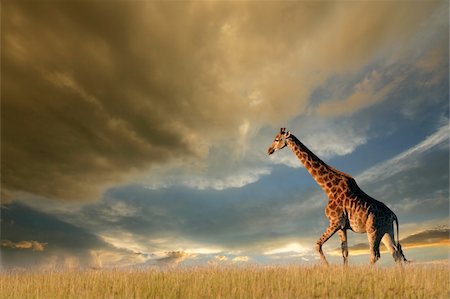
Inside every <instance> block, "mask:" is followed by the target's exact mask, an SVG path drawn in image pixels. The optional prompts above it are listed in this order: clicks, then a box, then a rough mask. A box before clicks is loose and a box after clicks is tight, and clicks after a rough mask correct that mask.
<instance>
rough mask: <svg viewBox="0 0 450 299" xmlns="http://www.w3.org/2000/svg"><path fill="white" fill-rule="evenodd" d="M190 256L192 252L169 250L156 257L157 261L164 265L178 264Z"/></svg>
mask: <svg viewBox="0 0 450 299" xmlns="http://www.w3.org/2000/svg"><path fill="white" fill-rule="evenodd" d="M189 257H192V254H189V253H186V252H184V251H169V252H166V256H165V257H162V258H159V259H157V260H156V261H157V262H158V263H162V264H165V265H172V266H174V265H178V264H180V263H181V262H183V261H184V260H186V259H187V258H189Z"/></svg>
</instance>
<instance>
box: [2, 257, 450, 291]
mask: <svg viewBox="0 0 450 299" xmlns="http://www.w3.org/2000/svg"><path fill="white" fill-rule="evenodd" d="M449 273H450V270H449V268H448V265H433V266H421V265H414V266H412V265H406V266H404V267H397V266H394V267H390V268H382V267H369V266H350V267H347V268H344V267H342V266H339V267H338V266H333V267H322V266H310V267H307V266H271V267H262V266H249V267H231V266H229V267H199V268H175V269H164V270H161V269H159V270H158V269H147V270H85V271H81V270H79V271H45V272H14V271H13V272H4V273H2V274H0V297H1V298H8V299H12V298H394V297H395V298H449V296H450V290H449V283H450V280H449V279H450V277H449Z"/></svg>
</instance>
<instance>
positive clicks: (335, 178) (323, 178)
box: [287, 135, 351, 194]
mask: <svg viewBox="0 0 450 299" xmlns="http://www.w3.org/2000/svg"><path fill="white" fill-rule="evenodd" d="M287 144H288V146H289V148H290V149H291V150H292V151H293V152H294V154H295V155H296V156H297V158H298V159H299V160H300V162H302V164H303V165H304V166H305V168H306V170H307V171H308V172H309V174H310V175H311V176H312V177H313V179H314V180H315V181H316V182H317V184H319V186H320V187H321V188H322V189H323V191H325V193H327V194H332V193H334V190H332V189H333V187H335V186H336V185H338V184H339V183H340V181H341V180H342V179H345V178H351V176H350V175H348V174H346V173H344V172H341V171H339V170H337V169H335V168H333V167H331V166H329V165H327V164H326V163H325V162H323V161H322V160H321V159H319V157H317V156H316V155H315V154H314V153H313V152H312V151H311V150H309V149H308V148H307V147H306V146H305V145H304V144H303V143H301V142H300V140H298V139H297V138H296V137H295V136H293V135H291V136H290V138H289V139H288V140H287Z"/></svg>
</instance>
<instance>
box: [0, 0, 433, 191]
mask: <svg viewBox="0 0 450 299" xmlns="http://www.w3.org/2000/svg"><path fill="white" fill-rule="evenodd" d="M437 5H438V4H436V3H434V2H431V3H428V2H424V3H421V2H420V3H413V4H411V3H401V2H400V3H390V2H383V3H374V2H364V3H325V2H320V3H306V2H283V3H277V2H262V3H257V2H245V3H236V2H232V3H228V2H218V3H217V2H214V3H179V2H177V3H172V2H170V3H165V2H114V3H111V2H107V3H106V2H95V3H89V2H70V3H67V2H58V3H53V2H52V3H40V2H8V3H5V4H4V5H3V7H2V11H3V16H4V17H3V19H2V22H3V29H4V30H3V31H2V36H1V42H2V52H1V56H2V69H1V77H2V86H3V87H4V88H3V93H2V109H1V122H2V126H1V127H2V134H1V136H2V151H1V159H2V176H1V184H2V189H5V190H9V191H21V192H26V193H31V194H35V195H39V196H43V197H48V198H53V199H60V200H95V199H98V198H99V197H100V196H101V195H102V193H103V191H104V190H105V188H108V187H110V186H113V185H116V184H119V183H124V182H127V181H130V180H132V179H134V178H135V177H136V176H138V175H140V174H142V173H143V172H148V171H149V169H151V167H152V166H154V165H165V164H166V163H168V162H169V161H172V160H174V159H180V161H185V160H189V159H196V158H200V159H201V158H203V157H204V156H205V155H206V154H207V153H208V151H209V148H210V147H211V145H212V144H214V143H216V142H223V141H225V140H227V142H228V143H230V142H231V143H233V142H238V143H242V138H237V136H239V135H242V134H244V133H245V134H247V133H248V132H251V131H252V130H251V129H252V128H259V127H261V126H264V125H276V126H278V125H279V123H280V122H282V121H283V122H285V121H286V120H287V119H289V118H292V117H294V116H296V115H298V114H300V113H303V112H304V111H305V109H306V108H307V106H308V97H309V95H310V93H311V91H312V90H313V88H314V87H315V86H317V85H319V84H322V83H323V82H324V80H325V79H326V78H327V77H328V76H330V74H334V73H336V72H340V71H351V70H355V69H357V68H359V67H361V66H364V65H365V64H367V63H369V62H370V61H372V59H373V56H374V55H375V53H377V52H378V51H381V50H383V49H385V48H386V47H387V45H389V44H390V43H392V42H395V43H398V44H401V43H402V42H403V41H405V40H406V39H408V38H409V37H410V36H411V35H412V34H413V32H414V30H415V28H416V27H417V26H419V25H418V24H420V22H421V21H423V20H425V19H426V18H427V17H429V15H430V13H431V12H432V11H433V9H435V8H436V6H437ZM370 91H371V90H370V89H369V90H368V92H369V94H368V95H369V99H370ZM366 95H367V93H366V94H364V90H363V94H361V95H355V96H354V98H353V99H351V100H349V102H351V103H353V104H358V105H359V107H362V106H364V105H363V104H362V103H363V102H364V101H365V99H364V97H365V96H366ZM375 100H377V96H375V95H374V96H372V101H375ZM243 124H246V125H245V126H244V127H243ZM230 140H231V141H230ZM234 140H236V141H234Z"/></svg>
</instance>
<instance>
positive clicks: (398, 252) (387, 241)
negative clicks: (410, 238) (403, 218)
mask: <svg viewBox="0 0 450 299" xmlns="http://www.w3.org/2000/svg"><path fill="white" fill-rule="evenodd" d="M382 241H383V244H384V246H386V248H387V249H388V250H389V252H390V253H391V254H392V257H393V258H394V260H395V261H396V262H397V263H401V262H408V260H407V259H406V258H405V255H404V254H403V250H402V246H401V245H400V243H398V244H397V245H394V244H395V241H394V233H393V232H389V233H387V234H385V235H384V237H383V239H382Z"/></svg>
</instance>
